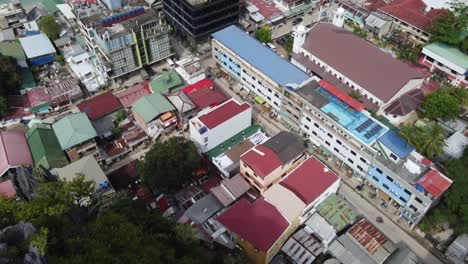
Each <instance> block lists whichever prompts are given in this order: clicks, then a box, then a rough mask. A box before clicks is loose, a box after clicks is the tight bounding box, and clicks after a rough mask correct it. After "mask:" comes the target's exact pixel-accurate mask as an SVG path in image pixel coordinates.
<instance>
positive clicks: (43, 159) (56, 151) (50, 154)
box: [26, 124, 68, 169]
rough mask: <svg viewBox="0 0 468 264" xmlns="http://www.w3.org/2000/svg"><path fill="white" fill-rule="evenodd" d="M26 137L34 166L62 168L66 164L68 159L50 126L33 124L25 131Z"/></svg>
mask: <svg viewBox="0 0 468 264" xmlns="http://www.w3.org/2000/svg"><path fill="white" fill-rule="evenodd" d="M26 138H27V139H28V144H29V148H30V149H31V154H32V156H33V159H34V164H36V167H37V166H39V165H42V166H44V167H45V168H46V169H50V168H62V167H64V166H66V165H67V164H68V160H67V158H66V157H65V154H64V153H63V151H62V148H61V147H60V144H59V142H58V140H57V137H55V133H54V131H53V130H52V128H51V127H50V126H48V125H43V124H35V125H34V126H33V127H31V128H30V129H29V130H28V131H26Z"/></svg>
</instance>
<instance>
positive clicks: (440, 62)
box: [420, 47, 468, 87]
mask: <svg viewBox="0 0 468 264" xmlns="http://www.w3.org/2000/svg"><path fill="white" fill-rule="evenodd" d="M422 54H423V55H424V57H423V58H422V60H421V61H420V62H421V63H422V64H424V65H426V66H428V67H429V69H430V71H431V72H432V71H434V70H435V69H437V70H440V71H442V72H444V73H446V74H447V77H448V79H449V81H450V83H451V84H452V85H455V86H459V85H462V86H465V87H467V86H468V75H466V73H467V72H468V68H463V67H461V66H459V65H457V64H455V63H453V62H452V61H450V60H448V59H447V58H445V57H443V56H441V55H439V54H437V53H435V52H433V51H431V50H430V49H428V48H426V47H424V48H423V49H422ZM466 57H467V56H466V55H465V58H466Z"/></svg>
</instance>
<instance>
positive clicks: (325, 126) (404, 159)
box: [213, 25, 452, 226]
mask: <svg viewBox="0 0 468 264" xmlns="http://www.w3.org/2000/svg"><path fill="white" fill-rule="evenodd" d="M325 26H327V27H328V26H331V25H325ZM225 30H226V29H225ZM225 30H223V31H225ZM330 30H332V31H334V32H341V30H340V29H338V28H332V29H330ZM343 34H345V35H348V34H350V33H347V32H343ZM220 35H223V34H219V32H218V33H215V34H214V36H215V39H214V40H213V44H214V45H213V55H214V56H217V57H215V58H216V59H217V60H218V63H220V61H221V60H222V61H223V62H226V64H224V63H222V62H221V63H220V65H221V67H222V68H223V69H226V68H227V69H229V66H230V67H231V68H232V69H229V70H226V71H227V72H229V73H230V75H231V76H232V77H233V78H236V79H238V80H239V82H240V83H241V84H242V83H243V82H245V81H243V80H242V73H243V70H242V68H241V66H240V65H241V64H240V63H244V61H241V60H240V58H241V57H245V50H255V51H254V52H255V53H256V54H257V56H259V57H257V59H258V60H257V61H258V63H257V64H256V65H257V67H263V68H261V69H262V70H264V72H260V73H258V75H259V76H266V75H268V74H270V73H271V71H273V72H276V73H277V75H280V76H288V75H287V74H286V73H284V71H283V74H281V72H282V71H281V70H282V69H283V67H284V66H282V65H279V66H277V65H274V64H273V65H272V66H271V67H265V66H263V64H262V62H265V61H266V63H268V62H271V58H270V56H272V54H269V53H268V52H266V51H258V50H261V49H262V48H260V47H258V50H256V49H257V47H255V45H256V44H257V43H256V42H249V43H251V44H252V46H248V45H246V43H243V41H242V40H239V38H236V41H237V43H238V45H242V47H238V46H235V45H236V44H235V43H234V44H231V48H230V49H227V48H225V46H224V45H223V46H221V44H220V43H219V41H218V39H219V38H221V37H219V36H220ZM244 36H247V35H243V36H242V37H241V38H244ZM226 38H227V37H226ZM224 39H225V38H223V40H224ZM295 39H296V38H295ZM310 41H311V42H312V41H315V42H317V41H320V40H319V39H317V38H316V37H314V38H313V39H310ZM337 41H338V40H336V39H335V40H333V41H329V42H328V44H326V46H327V49H328V50H334V49H332V48H333V47H332V46H334V45H336V43H335V42H337ZM341 41H343V42H345V43H344V44H347V45H349V46H350V47H346V49H349V48H355V47H356V45H358V44H362V43H358V44H357V43H354V44H353V42H352V41H347V40H341ZM341 41H338V42H341ZM233 42H234V41H233ZM296 44H297V43H296ZM364 45H369V44H367V43H364ZM221 47H223V48H224V50H223V51H222V52H223V53H222V54H226V55H227V57H224V56H223V55H220V48H221ZM263 49H268V48H266V47H264V48H263ZM295 49H298V47H297V46H296V47H295ZM238 51H239V52H238ZM241 54H242V55H243V56H241ZM333 54H335V60H341V59H340V58H338V57H337V56H336V54H337V53H333ZM373 54H376V56H377V57H381V58H382V59H383V60H384V61H387V60H389V59H390V58H391V57H384V56H383V55H382V54H379V53H375V52H374V53H373ZM273 55H274V56H277V58H276V59H277V60H280V59H281V58H280V57H279V56H278V55H275V54H273ZM307 55H308V56H309V57H305V56H304V57H305V58H306V59H307V61H308V60H309V59H310V60H312V62H313V60H314V59H313V57H312V55H310V53H308V54H307ZM344 55H346V54H343V56H344ZM361 55H362V56H363V54H361ZM220 56H222V57H223V58H222V59H221V60H220V59H218V58H220ZM347 56H348V57H350V56H354V55H350V54H348V55H347ZM366 58H367V57H366ZM234 59H235V60H234ZM231 61H232V62H231ZM317 61H318V58H317V57H315V63H317ZM357 61H359V62H360V64H359V65H360V68H359V69H360V70H361V71H362V70H363V69H362V65H363V63H362V58H361V59H360V60H356V61H354V62H355V63H356V62H357ZM228 62H230V64H229V66H227V65H228V64H227V63H228ZM331 62H333V61H331ZM331 62H330V63H331ZM234 63H235V64H237V65H239V66H237V68H233V67H232V65H234ZM285 63H288V62H286V61H285ZM391 63H392V64H397V65H396V66H402V67H404V68H403V69H396V71H394V72H393V75H392V78H393V79H392V80H390V83H392V84H394V85H396V87H397V88H395V87H393V86H391V87H389V86H388V85H389V83H388V82H387V83H381V82H382V80H380V84H381V85H382V87H385V89H391V91H387V90H385V91H383V90H380V88H379V89H377V90H371V89H370V88H368V89H365V90H364V89H363V88H361V86H359V87H360V89H359V90H360V91H361V92H362V93H364V92H365V93H366V94H367V98H370V100H373V101H374V103H377V104H380V105H381V104H383V102H382V100H381V99H378V98H377V97H376V96H373V95H372V94H373V93H371V92H370V91H374V93H379V95H381V97H385V98H387V100H389V99H390V98H392V97H396V96H397V95H398V94H401V93H402V91H400V90H402V89H403V90H410V89H411V88H414V86H416V87H417V85H418V84H419V79H416V80H414V79H412V78H414V75H413V74H417V73H415V72H413V71H411V69H408V68H405V67H407V66H406V65H401V64H400V63H399V62H394V61H391ZM258 65H261V66H258ZM275 66H276V67H275ZM396 66H395V67H396ZM287 67H292V68H293V69H297V68H295V67H293V66H292V65H290V66H287ZM349 67H352V68H355V67H356V64H353V65H351V66H349ZM368 67H370V66H369V65H367V66H366V69H367V68H368ZM386 67H387V66H385V69H387V68H386ZM252 68H253V67H252ZM318 68H321V69H323V68H325V69H326V70H327V72H329V71H332V70H333V69H332V68H331V67H330V66H328V65H326V64H324V63H323V62H320V65H319V66H318ZM393 68H394V67H391V69H393ZM257 69H258V68H257ZM339 69H340V71H344V69H342V68H339ZM346 70H349V69H346ZM381 70H384V68H382V69H381ZM340 71H337V70H333V71H332V73H333V75H336V77H337V78H341V79H342V81H344V82H345V83H348V84H349V85H353V86H354V87H355V88H356V87H357V85H358V84H356V83H355V82H353V81H352V80H351V79H350V78H346V77H345V75H341V74H340V73H339V72H340ZM401 71H403V72H407V71H408V74H405V75H404V77H405V78H402V77H396V75H398V74H401ZM370 72H376V70H375V69H370ZM338 74H340V75H338ZM366 74H367V75H369V74H368V73H366ZM377 74H378V76H384V77H385V76H386V75H382V74H381V73H378V72H377ZM417 76H419V75H416V77H417ZM306 77H307V78H304V79H306V80H305V81H304V83H303V84H300V85H290V84H288V85H280V86H278V87H277V88H278V89H281V90H280V91H279V92H278V94H279V97H277V98H279V99H280V100H279V103H277V104H278V105H277V109H278V110H277V111H278V112H280V119H281V121H283V122H285V123H287V124H289V125H290V128H291V130H292V131H296V132H297V133H298V134H301V135H304V136H305V137H306V138H308V139H309V140H310V141H311V142H312V143H313V144H314V145H317V146H319V147H320V148H322V149H323V150H324V151H325V152H326V153H328V155H330V156H335V157H336V158H337V159H339V160H340V161H342V163H343V164H344V165H345V166H346V167H347V168H348V169H349V170H350V171H351V172H353V174H354V176H355V177H358V178H359V179H360V180H361V181H362V182H363V183H367V184H369V185H371V187H372V188H374V189H375V190H376V192H377V193H378V194H379V195H380V197H381V198H382V200H383V202H384V203H386V204H393V205H394V206H395V207H397V208H398V209H399V210H400V216H401V218H402V219H404V220H406V221H407V222H408V223H409V224H410V225H412V226H414V225H416V224H417V223H419V221H420V220H421V219H422V218H423V216H424V215H425V213H426V212H427V211H428V210H429V209H430V208H431V207H432V206H433V205H434V204H435V203H436V202H437V200H438V198H439V197H440V196H441V194H442V193H443V192H445V191H446V190H447V189H448V187H449V186H450V185H451V183H452V182H451V180H450V179H448V178H447V177H445V176H444V175H442V174H441V173H440V172H438V171H437V170H435V169H434V168H433V165H432V164H431V162H430V161H429V160H427V159H426V158H424V157H423V156H422V155H420V154H419V153H417V152H416V151H415V150H414V148H413V147H412V146H409V145H407V143H406V142H405V141H404V140H403V139H402V138H400V137H399V136H398V135H397V134H396V133H395V132H393V131H392V130H390V129H389V128H388V127H386V126H385V125H384V124H382V123H381V122H379V121H377V120H376V119H375V118H373V117H372V115H371V114H370V113H369V112H368V111H366V110H365V109H366V105H364V104H363V103H361V102H359V101H357V100H356V99H354V98H352V97H351V96H349V95H348V94H347V93H346V92H344V91H343V90H341V89H338V88H337V87H336V86H335V85H333V84H331V83H330V82H328V81H326V80H325V79H320V78H319V77H317V76H314V77H311V78H310V79H309V77H308V76H306ZM343 78H345V79H343ZM385 78H388V77H385ZM308 79H309V80H308ZM395 79H399V81H398V82H396V83H394V81H395ZM351 83H352V84H351ZM376 85H377V83H376ZM402 87H403V88H402ZM368 90H370V91H368ZM254 96H258V95H257V94H254ZM379 100H380V101H379ZM267 102H269V101H267ZM260 152H261V151H260ZM241 171H242V167H241Z"/></svg>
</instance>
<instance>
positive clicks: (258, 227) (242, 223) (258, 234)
mask: <svg viewBox="0 0 468 264" xmlns="http://www.w3.org/2000/svg"><path fill="white" fill-rule="evenodd" d="M217 220H218V221H219V222H220V223H221V224H223V225H224V226H225V227H226V228H227V229H229V230H230V231H231V232H233V233H235V234H237V235H238V236H239V237H241V238H242V239H244V240H246V241H248V242H249V243H250V244H252V245H253V246H255V247H256V248H257V249H259V250H260V251H262V252H268V250H269V249H270V248H271V247H272V246H273V244H274V243H275V242H276V241H277V240H278V239H279V238H280V236H281V234H283V232H284V231H285V230H286V229H287V228H288V226H289V223H288V221H287V220H286V219H285V218H284V217H283V216H282V215H281V213H280V212H279V211H278V209H276V208H275V207H274V206H273V205H271V204H270V203H268V202H266V201H265V199H264V198H259V199H258V200H256V201H255V202H254V203H253V204H251V203H249V202H248V201H247V200H246V199H245V198H242V199H241V200H239V201H238V202H237V203H235V204H234V205H233V206H232V207H231V208H229V209H228V210H227V211H226V212H224V213H223V214H222V215H220V216H218V218H217Z"/></svg>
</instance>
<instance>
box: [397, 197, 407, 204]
mask: <svg viewBox="0 0 468 264" xmlns="http://www.w3.org/2000/svg"><path fill="white" fill-rule="evenodd" d="M399 199H400V201H402V202H404V203H406V202H408V201H406V199H405V198H403V197H400V198H399Z"/></svg>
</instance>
